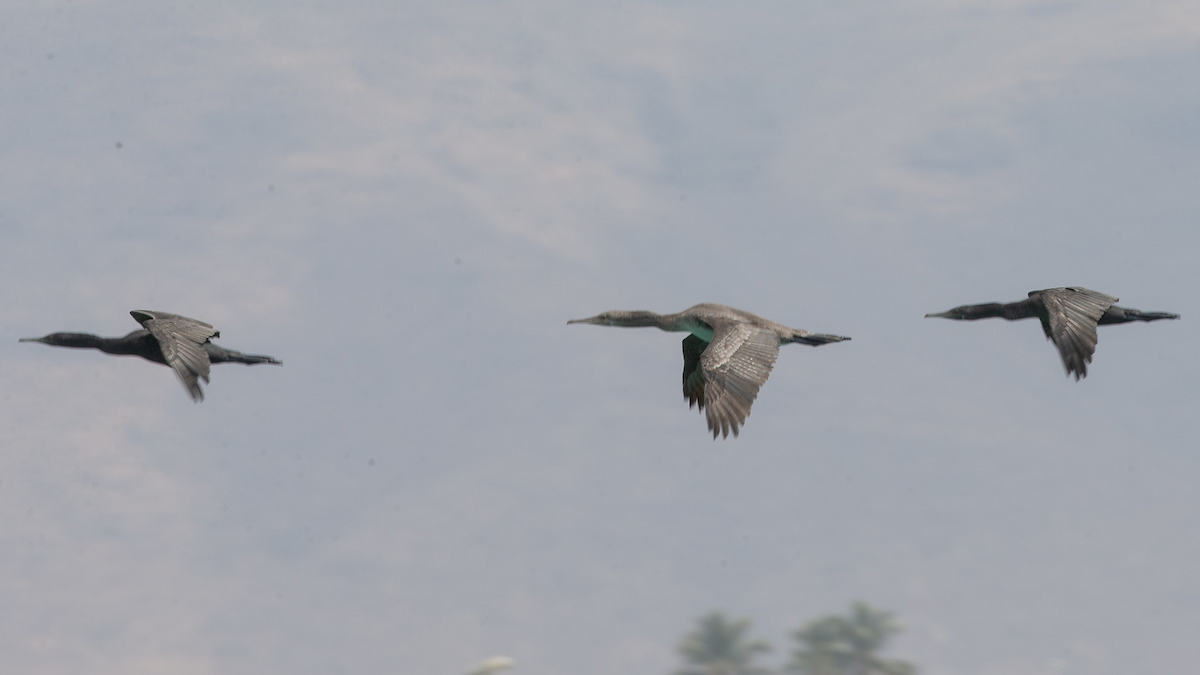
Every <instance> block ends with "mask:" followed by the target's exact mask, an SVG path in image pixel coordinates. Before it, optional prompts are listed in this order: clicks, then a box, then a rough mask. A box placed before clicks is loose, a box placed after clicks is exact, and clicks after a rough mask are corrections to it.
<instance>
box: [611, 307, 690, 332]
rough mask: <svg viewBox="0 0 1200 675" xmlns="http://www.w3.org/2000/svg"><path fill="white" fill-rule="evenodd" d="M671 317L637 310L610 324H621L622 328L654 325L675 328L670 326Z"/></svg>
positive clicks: (669, 328) (664, 328)
mask: <svg viewBox="0 0 1200 675" xmlns="http://www.w3.org/2000/svg"><path fill="white" fill-rule="evenodd" d="M673 317H674V315H663V314H655V313H654V312H646V311H642V310H637V311H633V312H629V313H627V314H625V315H624V316H622V317H621V318H620V320H619V321H614V322H612V325H614V326H621V327H623V328H643V327H646V326H656V327H658V328H661V329H663V330H676V329H675V328H672V327H671V326H672V321H671V319H672V318H673ZM678 330H683V329H678Z"/></svg>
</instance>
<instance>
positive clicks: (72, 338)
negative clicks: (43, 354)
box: [17, 333, 96, 347]
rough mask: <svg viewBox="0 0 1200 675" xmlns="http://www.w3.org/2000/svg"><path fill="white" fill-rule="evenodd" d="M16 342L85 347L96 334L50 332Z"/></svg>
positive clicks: (93, 340) (93, 339) (94, 340)
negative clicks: (43, 335)
mask: <svg viewBox="0 0 1200 675" xmlns="http://www.w3.org/2000/svg"><path fill="white" fill-rule="evenodd" d="M17 342H40V343H42V344H44V345H53V346H55V347H86V346H91V345H92V344H93V343H94V342H96V336H95V335H89V334H87V333H51V334H49V335H47V336H45V337H40V338H21V339H20V340H17Z"/></svg>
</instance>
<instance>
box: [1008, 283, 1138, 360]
mask: <svg viewBox="0 0 1200 675" xmlns="http://www.w3.org/2000/svg"><path fill="white" fill-rule="evenodd" d="M1037 292H1039V291H1035V293H1037ZM1040 294H1041V298H1042V304H1043V305H1044V306H1045V307H1046V317H1045V318H1043V319H1042V330H1044V331H1045V332H1046V338H1047V339H1049V340H1051V341H1053V342H1054V346H1055V347H1058V353H1059V355H1061V356H1062V361H1063V366H1064V367H1066V369H1067V375H1071V374H1072V373H1074V375H1075V379H1076V380H1077V381H1078V380H1079V379H1080V378H1082V377H1087V364H1089V363H1091V362H1092V354H1094V353H1095V352H1096V342H1097V337H1096V325H1097V324H1098V323H1099V321H1100V317H1101V316H1104V312H1105V311H1107V310H1108V308H1109V307H1112V306H1113V304H1114V303H1115V302H1117V300H1118V298H1114V297H1113V296H1111V295H1105V294H1104V293H1100V292H1098V291H1093V290H1089V289H1086V288H1048V289H1046V290H1044V291H1040ZM1030 295H1033V294H1032V293H1031V294H1030Z"/></svg>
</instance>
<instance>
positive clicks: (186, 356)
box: [130, 309, 221, 401]
mask: <svg viewBox="0 0 1200 675" xmlns="http://www.w3.org/2000/svg"><path fill="white" fill-rule="evenodd" d="M130 314H131V315H132V316H133V318H134V319H136V320H137V322H138V323H140V324H142V327H143V328H145V329H146V330H148V331H150V334H151V335H153V336H154V339H156V340H158V346H159V349H161V350H162V355H163V359H165V360H166V362H167V365H168V366H171V369H172V370H174V371H175V374H176V375H178V376H179V380H180V382H182V383H183V386H184V388H185V389H187V390H188V394H190V395H191V397H192V400H193V401H203V400H204V391H203V390H201V389H200V383H199V382H198V381H197V380H204V381H205V382H208V369H209V362H208V352H206V351H204V343H205V342H208V339H209V338H212V337H219V336H220V335H221V334H220V333H219V332H217V331H216V330H214V329H213V327H212V326H211V325H210V324H207V323H204V322H203V321H197V320H195V319H189V318H187V317H186V316H179V315H178V314H168V313H167V312H153V311H149V310H145V309H135V310H133V311H132V312H130Z"/></svg>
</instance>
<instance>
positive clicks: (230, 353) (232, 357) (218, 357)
mask: <svg viewBox="0 0 1200 675" xmlns="http://www.w3.org/2000/svg"><path fill="white" fill-rule="evenodd" d="M204 351H206V352H208V360H209V361H210V362H211V363H244V364H246V365H248V366H252V365H255V364H258V363H272V364H275V365H277V366H282V365H283V361H277V360H275V358H273V357H270V356H263V355H260V354H243V353H241V352H236V351H234V350H232V349H225V348H224V347H218V346H216V345H214V344H213V343H211V342H205V343H204Z"/></svg>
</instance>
